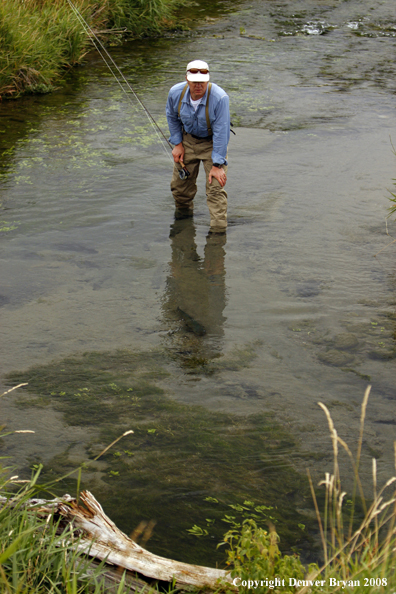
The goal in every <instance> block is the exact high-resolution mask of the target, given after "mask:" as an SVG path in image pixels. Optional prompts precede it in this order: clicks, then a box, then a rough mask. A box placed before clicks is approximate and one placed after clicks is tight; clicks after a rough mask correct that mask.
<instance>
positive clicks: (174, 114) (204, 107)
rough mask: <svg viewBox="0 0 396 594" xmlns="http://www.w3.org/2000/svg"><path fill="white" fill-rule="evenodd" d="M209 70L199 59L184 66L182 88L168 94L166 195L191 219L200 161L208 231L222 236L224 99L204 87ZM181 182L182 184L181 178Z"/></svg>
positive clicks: (227, 117) (226, 107) (224, 213)
mask: <svg viewBox="0 0 396 594" xmlns="http://www.w3.org/2000/svg"><path fill="white" fill-rule="evenodd" d="M209 77H210V75H209V66H208V65H207V63H206V62H203V61H202V60H194V61H193V62H190V63H189V64H188V65H187V71H186V81H187V82H186V83H185V82H181V83H178V84H177V85H174V86H173V87H172V88H171V90H170V91H169V95H168V101H167V104H166V117H167V119H168V126H169V130H170V133H171V136H170V139H169V140H170V142H171V143H172V144H174V145H175V146H174V148H173V150H172V155H173V160H174V162H175V165H174V168H173V177H172V181H171V191H172V194H173V197H174V199H175V204H176V209H177V210H178V211H179V213H180V214H182V215H183V214H185V215H186V216H188V215H192V214H193V200H194V196H195V194H196V193H197V184H196V180H197V176H198V170H199V165H200V162H201V161H202V163H203V166H204V169H205V173H206V198H207V203H208V207H209V212H210V232H213V233H224V232H225V230H226V227H227V193H226V191H225V189H224V186H225V184H226V181H227V164H228V163H227V146H228V142H229V140H230V109H229V99H228V95H227V93H226V92H225V91H223V89H222V88H221V87H219V86H218V85H216V84H214V83H209ZM183 178H184V179H183Z"/></svg>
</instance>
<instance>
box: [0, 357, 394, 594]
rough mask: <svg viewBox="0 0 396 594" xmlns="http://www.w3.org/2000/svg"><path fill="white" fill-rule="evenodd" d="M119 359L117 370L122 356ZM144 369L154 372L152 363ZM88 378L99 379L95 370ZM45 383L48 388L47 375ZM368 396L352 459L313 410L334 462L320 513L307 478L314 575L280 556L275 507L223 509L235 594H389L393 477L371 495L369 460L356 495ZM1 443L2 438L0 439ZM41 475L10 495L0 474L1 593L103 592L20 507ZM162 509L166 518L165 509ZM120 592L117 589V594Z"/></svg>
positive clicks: (63, 539)
mask: <svg viewBox="0 0 396 594" xmlns="http://www.w3.org/2000/svg"><path fill="white" fill-rule="evenodd" d="M124 357H125V354H124ZM123 360H124V364H125V358H124V359H123ZM141 361H142V360H141ZM103 363H104V361H103V359H102V364H101V366H100V367H101V369H102V372H103V374H106V373H107V371H105V368H106V367H107V366H106V365H105V364H103ZM135 363H136V361H135ZM63 365H65V362H63ZM149 366H150V364H149ZM151 366H152V369H151V370H152V371H153V362H152V361H151ZM96 371H97V372H98V371H99V369H97V370H96ZM146 372H147V369H146ZM85 374H86V372H85ZM32 379H33V378H32ZM80 379H81V377H80ZM102 379H103V377H102ZM107 379H108V378H107ZM99 381H100V380H99ZM46 382H47V386H48V375H47V378H46ZM107 385H108V389H109V392H108V393H110V391H112V392H114V393H115V394H118V395H120V394H121V391H120V386H119V384H115V383H113V382H111V383H108V384H107ZM48 387H49V386H48ZM82 391H83V390H81V392H82ZM369 393H370V388H368V389H367V390H366V393H365V397H364V400H363V404H362V409H361V427H360V434H359V439H358V446H357V453H356V456H353V454H352V452H351V450H350V448H349V446H348V445H347V444H346V443H345V442H344V441H343V440H342V439H341V438H340V437H339V436H338V434H337V431H336V429H335V427H334V424H333V421H332V418H331V416H330V413H329V411H328V409H327V408H326V407H325V406H324V405H323V404H321V403H319V405H320V406H321V408H322V409H323V411H324V412H325V414H326V417H327V420H328V424H329V428H330V435H331V438H332V443H333V457H334V466H333V472H332V473H326V475H325V479H324V481H322V483H320V485H322V486H324V488H325V496H324V503H323V512H322V514H321V513H320V511H319V504H318V501H317V494H316V491H315V489H314V487H313V483H312V480H311V478H310V476H309V483H310V485H311V492H312V497H313V502H314V508H315V510H316V515H317V521H318V525H319V532H320V537H321V540H322V545H323V561H324V562H323V564H322V567H320V568H319V567H318V566H317V565H316V564H310V565H309V566H308V567H306V566H305V565H304V564H303V563H302V561H301V558H300V557H299V555H298V554H292V555H290V554H282V553H281V551H280V549H279V536H278V534H277V532H276V530H275V526H274V524H273V521H275V522H276V521H277V520H276V517H274V516H273V515H272V514H273V513H275V510H274V508H272V507H271V506H263V505H256V504H254V502H252V501H249V500H245V501H244V502H243V504H233V505H228V508H231V509H232V510H233V511H232V512H231V513H233V514H236V515H232V516H230V515H228V516H226V521H227V522H228V524H229V525H230V527H231V529H230V530H229V531H228V532H227V533H226V534H225V535H224V536H223V539H222V541H221V543H220V544H219V547H222V546H224V547H225V549H226V555H227V561H226V565H227V566H228V567H229V569H230V571H231V575H232V577H233V579H235V580H236V581H235V585H236V586H237V587H238V592H240V593H241V594H248V592H251V591H252V588H255V585H256V584H257V585H256V588H255V590H256V591H258V592H260V593H262V594H268V593H270V592H273V593H274V594H292V593H293V594H294V593H295V592H298V594H305V593H306V594H308V593H312V594H316V593H319V592H321V593H324V594H330V593H334V592H337V591H342V592H346V593H348V594H360V593H362V592H364V593H365V594H378V593H383V594H386V593H388V592H391V591H394V590H395V587H396V572H395V569H396V546H395V545H396V493H395V483H396V477H392V478H391V479H389V480H388V481H387V482H386V483H385V485H384V486H383V487H382V488H378V485H377V470H376V461H375V460H373V496H372V498H371V502H367V501H366V499H365V497H364V493H363V488H362V484H361V481H360V477H359V466H360V459H361V452H362V445H363V433H364V420H365V415H366V407H367V402H368V398H369ZM66 394H67V391H65V392H62V394H61V396H66ZM157 396H158V393H157ZM124 402H125V401H124ZM157 404H158V405H159V406H160V408H161V402H160V400H158V401H157ZM146 412H147V411H146ZM169 412H170V409H169ZM145 432H146V435H147V434H149V435H153V436H154V435H157V433H161V432H162V430H161V429H160V428H158V430H157V429H156V430H155V432H153V428H152V427H149V428H147V426H146V431H145ZM124 435H126V433H125V434H124ZM4 436H5V435H4V434H3V435H1V436H0V437H4ZM134 437H135V436H134ZM117 441H118V439H116V440H114V442H113V443H112V444H111V445H110V446H108V447H106V448H105V450H103V451H102V453H101V454H100V456H102V455H107V456H111V458H112V459H113V460H114V459H116V460H118V459H120V458H122V457H123V455H122V454H123V453H124V454H125V455H126V456H127V457H128V458H131V457H133V452H132V451H131V450H126V449H125V450H123V453H122V452H121V451H119V450H118V451H115V452H113V453H111V454H110V452H109V451H108V450H109V448H110V447H111V446H113V445H115V443H117ZM146 443H147V442H146ZM141 445H143V444H141ZM339 448H342V449H343V450H345V452H346V453H347V454H348V456H349V458H350V460H351V463H352V468H353V477H354V486H353V489H352V494H351V495H350V496H349V497H347V493H346V492H345V491H343V490H342V485H341V477H340V468H339V463H338V461H339ZM97 457H98V456H96V458H97ZM157 468H159V466H157ZM40 471H41V466H39V467H38V468H37V469H36V470H35V471H34V474H33V477H32V479H31V480H30V481H26V483H27V484H26V485H25V486H24V487H22V489H21V490H20V491H18V492H17V494H15V493H12V489H10V486H11V485H12V484H13V483H14V484H15V483H16V482H18V481H17V480H16V479H17V477H13V478H11V479H8V480H6V479H5V478H4V476H5V473H4V471H3V473H2V475H1V476H2V477H3V478H2V482H0V494H1V495H3V496H4V495H5V497H6V501H7V503H5V504H4V503H3V506H2V508H1V509H0V543H1V544H0V587H1V591H2V592H7V593H8V592H9V593H10V594H11V593H12V594H14V593H15V594H16V593H17V592H29V593H36V592H37V593H46V592H48V593H49V592H51V593H54V594H55V593H58V592H62V593H66V594H69V593H70V594H75V593H77V592H81V593H82V592H88V591H90V592H97V593H98V594H99V593H101V592H103V591H104V590H103V589H101V588H102V585H101V583H100V568H99V570H98V572H97V574H96V576H94V578H92V577H91V578H90V579H91V580H92V579H94V581H96V583H95V584H94V585H93V586H91V590H88V582H87V581H86V577H84V575H86V564H85V561H84V560H83V558H82V557H80V556H79V555H78V554H77V553H75V552H74V551H73V550H72V548H71V546H70V543H71V542H72V540H73V535H72V534H71V532H70V531H69V532H67V533H66V532H64V531H63V532H61V534H60V535H59V534H58V532H59V528H60V527H59V525H58V524H57V523H56V522H55V523H54V522H49V521H48V518H47V519H44V520H43V519H41V518H40V517H39V516H38V515H36V514H35V513H34V511H33V512H32V510H31V509H30V511H28V510H27V507H26V502H27V500H28V499H29V498H31V497H33V496H35V495H36V494H37V493H38V492H39V491H40V490H43V489H44V487H39V486H38V485H37V479H38V476H39V473H40ZM80 472H81V471H80ZM117 472H118V471H113V474H114V475H116V474H117ZM80 476H81V475H80ZM80 476H79V478H78V481H77V491H79V487H80ZM57 481H59V479H55V480H54V481H53V482H52V485H51V487H53V486H54V485H55V482H57ZM48 488H49V487H48V485H46V486H45V489H46V490H48ZM9 491H10V492H9ZM10 495H11V496H12V497H10ZM205 501H207V502H208V503H211V504H215V505H219V503H220V502H219V499H217V498H214V497H207V498H206V499H205ZM11 502H12V503H11ZM129 504H130V501H129ZM358 506H361V507H362V509H363V515H362V516H361V517H360V514H358ZM167 512H168V513H169V509H168V510H167ZM269 514H271V515H269ZM237 516H239V517H237ZM249 516H250V517H249ZM171 517H173V514H171ZM239 518H240V521H239ZM223 520H224V519H223ZM289 521H290V520H289ZM206 522H207V528H208V529H209V530H211V526H212V524H213V523H214V522H215V520H214V519H212V518H211V519H207V520H206ZM263 523H265V524H267V526H268V529H266V528H265V527H263V526H262V525H260V524H263ZM299 528H300V529H301V530H302V531H304V530H305V526H304V525H301V524H300V525H299ZM173 529H174V526H173ZM189 532H190V533H191V535H193V537H194V538H196V537H199V539H201V538H204V537H205V536H206V535H207V533H208V530H207V529H200V528H199V527H198V526H196V525H195V526H194V527H193V528H191V529H190V530H189ZM179 538H180V534H179ZM68 543H69V544H68ZM74 544H75V541H74ZM150 548H151V547H150ZM66 553H67V555H66ZM186 561H188V560H186ZM190 561H191V560H190ZM122 591H123V589H122V587H121V589H120V590H119V592H120V594H121V592H122ZM220 591H221V592H222V593H223V594H224V593H225V592H227V593H228V594H231V593H232V592H235V590H233V589H230V588H228V589H227V587H225V588H224V586H223V588H220V590H219V592H220Z"/></svg>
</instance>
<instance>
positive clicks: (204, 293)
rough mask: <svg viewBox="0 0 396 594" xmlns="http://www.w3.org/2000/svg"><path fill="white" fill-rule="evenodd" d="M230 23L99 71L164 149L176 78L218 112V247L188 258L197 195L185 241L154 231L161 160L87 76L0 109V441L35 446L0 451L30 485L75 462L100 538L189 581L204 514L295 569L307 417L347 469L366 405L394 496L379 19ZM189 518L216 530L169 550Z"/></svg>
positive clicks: (166, 223)
mask: <svg viewBox="0 0 396 594" xmlns="http://www.w3.org/2000/svg"><path fill="white" fill-rule="evenodd" d="M202 7H203V8H205V6H204V5H203V4H201V8H202ZM231 8H232V7H231V6H230V4H227V3H220V4H217V5H216V7H215V8H213V13H211V12H210V10H211V9H208V8H207V9H206V10H207V11H208V12H207V16H208V18H209V20H208V21H207V22H206V24H205V25H202V26H200V27H198V28H196V29H194V30H192V31H191V32H190V33H184V34H178V35H176V36H175V37H170V38H164V39H158V40H154V41H144V40H140V41H136V42H133V43H130V44H128V45H127V46H126V47H123V48H113V49H112V54H113V56H114V57H115V59H116V60H117V63H118V64H119V65H120V66H121V67H122V69H123V71H124V73H125V74H126V75H127V76H128V79H129V80H130V81H131V83H132V85H133V86H134V88H135V89H136V91H137V92H138V93H139V96H140V97H141V99H142V100H143V101H144V103H145V104H146V105H147V107H148V108H149V109H150V111H151V112H152V113H153V115H154V116H155V117H156V119H157V120H158V122H159V123H160V125H161V126H162V128H163V129H166V121H165V117H164V105H165V102H166V96H167V92H168V89H169V87H170V85H171V84H174V83H175V82H178V81H179V80H180V79H181V72H182V70H183V67H184V64H185V63H186V62H187V61H188V60H190V59H191V58H194V57H202V56H203V57H204V58H205V59H207V60H208V62H209V63H210V64H211V65H212V73H213V74H212V80H214V81H216V82H217V83H218V84H220V85H222V86H223V87H224V88H225V89H226V90H227V91H228V92H229V95H230V99H231V109H232V119H233V123H234V125H235V130H236V136H233V137H232V138H231V141H230V146H229V160H230V168H229V181H228V184H227V187H228V193H229V222H230V225H229V229H228V232H227V236H226V238H211V237H208V236H207V232H208V225H209V216H208V211H207V208H206V204H205V197H204V185H203V180H202V179H201V186H200V190H199V194H198V196H197V199H196V208H195V216H194V220H185V221H175V220H174V214H173V204H172V197H171V195H170V192H169V180H170V173H171V164H170V160H169V158H168V156H167V155H166V154H165V152H164V151H163V149H162V147H161V145H160V143H159V142H158V139H157V138H156V136H155V134H154V133H153V131H152V129H151V128H150V125H149V123H148V121H147V119H146V118H145V117H144V114H142V111H141V110H140V108H138V107H137V106H134V105H133V104H131V103H130V102H129V101H128V98H127V97H125V95H124V94H123V92H122V91H121V89H120V88H119V87H118V86H117V84H116V82H115V81H114V79H113V78H112V77H111V75H110V74H109V73H108V72H107V70H106V67H105V66H104V65H103V64H102V63H101V61H100V59H99V58H98V57H97V56H96V55H95V54H93V55H91V56H90V57H89V66H88V67H86V68H81V69H78V70H77V71H76V72H74V73H73V74H72V75H71V76H70V78H69V79H68V82H67V84H66V85H65V86H64V87H62V88H60V89H59V91H57V92H56V93H54V94H53V95H50V96H44V97H34V98H26V99H22V100H19V101H18V102H9V103H5V104H4V103H3V105H1V106H0V125H1V127H2V130H1V132H3V134H1V136H0V143H1V147H2V148H3V149H4V150H3V157H2V169H1V176H2V177H1V181H2V186H3V187H2V190H1V195H0V200H1V205H2V206H1V208H2V211H1V213H0V221H1V222H0V232H1V233H0V238H1V244H2V263H1V270H2V272H1V289H0V292H1V295H0V306H1V307H0V313H1V328H2V338H3V340H2V344H1V361H2V377H3V385H4V386H5V387H7V386H8V385H9V380H7V379H6V378H7V375H8V374H9V373H10V372H11V371H15V370H16V371H17V373H16V374H14V375H13V381H23V380H28V381H29V383H30V391H29V392H26V391H24V393H23V394H22V395H21V392H22V391H21V392H20V393H19V395H18V394H17V393H15V392H14V393H13V394H12V395H10V396H9V397H6V398H5V399H3V402H2V407H3V408H2V422H3V421H4V422H6V423H7V425H8V426H9V427H10V428H15V429H34V430H36V434H35V435H34V436H32V435H29V436H28V435H26V436H18V437H17V438H16V437H11V438H7V441H6V442H5V441H4V443H3V449H4V450H5V452H6V453H7V454H9V455H12V456H13V457H14V458H15V462H16V464H17V466H18V467H20V468H21V469H22V472H28V469H29V467H31V466H32V464H35V463H37V462H39V461H43V462H44V463H46V465H47V466H46V472H47V475H46V476H51V472H53V473H58V472H61V471H62V469H64V468H69V467H72V466H73V464H79V463H81V461H82V460H86V459H88V458H89V459H90V462H89V469H88V470H87V471H86V476H85V484H86V485H87V486H88V487H90V488H92V490H93V491H94V493H95V495H97V497H98V498H99V500H100V501H101V503H102V504H103V505H104V507H105V510H106V511H108V512H109V515H110V516H111V517H112V518H113V519H114V520H115V521H116V522H117V523H118V525H119V526H120V527H121V528H123V529H125V530H126V531H128V532H130V531H131V530H132V529H133V527H134V526H136V525H137V524H138V523H139V521H140V520H141V519H142V518H143V519H146V520H149V519H151V518H153V517H155V518H156V519H157V520H158V524H157V527H156V529H155V530H156V531H155V536H154V537H153V539H152V541H151V542H152V546H151V548H152V549H153V550H154V549H155V550H158V551H159V552H162V553H164V554H168V555H173V556H178V557H180V558H186V557H188V558H191V559H192V560H194V559H196V560H197V561H198V562H208V563H209V562H210V560H211V559H213V558H214V555H215V553H214V550H213V549H214V546H213V544H212V543H213V542H216V539H217V540H218V537H219V534H221V532H222V530H221V529H222V528H224V527H225V528H226V527H227V526H226V524H221V522H220V516H221V513H220V512H219V511H216V509H215V510H213V509H212V508H210V505H209V503H208V502H205V498H206V497H217V498H219V499H221V500H222V502H223V503H222V504H223V505H224V506H225V508H224V509H225V511H224V510H223V511H222V513H227V511H226V510H227V507H226V506H227V505H228V504H230V503H231V504H233V503H240V502H243V499H244V498H248V499H253V500H254V501H255V503H259V504H262V505H268V506H271V507H273V508H274V511H272V512H271V513H273V514H275V516H276V518H277V522H278V529H279V531H280V532H281V534H282V535H283V538H284V542H285V543H286V544H285V545H284V546H285V547H286V548H290V547H291V546H293V545H295V546H297V547H299V548H300V549H303V550H304V554H305V555H306V556H307V557H309V556H310V555H311V557H314V556H315V555H316V554H317V553H316V552H315V551H314V545H313V544H312V538H311V537H310V534H314V527H313V525H312V522H311V523H310V518H311V514H312V504H311V503H310V496H309V494H308V493H307V492H305V490H304V489H305V487H304V486H303V485H304V484H306V481H305V479H304V473H305V468H306V467H307V466H309V467H310V468H311V472H312V473H313V475H314V477H315V478H320V477H321V476H322V473H323V472H324V471H326V470H327V471H331V468H332V465H331V443H330V439H329V437H328V431H327V424H326V420H325V418H324V415H323V412H322V411H321V409H320V408H319V407H318V406H317V402H318V401H322V402H324V403H326V405H327V406H328V407H329V409H330V411H331V414H332V416H333V418H334V421H335V424H336V427H337V429H338V430H339V433H340V435H341V436H342V437H343V438H344V439H346V441H347V442H348V443H349V444H350V445H351V446H356V440H357V436H358V426H359V418H360V408H359V407H360V403H361V400H362V398H363V394H364V390H365V388H366V387H367V385H368V384H370V385H372V393H371V396H370V400H369V406H368V411H367V421H366V433H365V442H364V464H363V466H362V473H363V477H364V480H365V483H366V486H369V484H370V464H371V462H370V460H371V457H372V456H375V457H376V458H377V459H378V470H379V480H380V481H381V480H383V479H385V478H388V477H389V476H390V474H391V473H392V468H393V461H392V448H393V446H392V443H393V440H394V426H395V423H396V417H395V403H394V400H395V395H396V393H395V387H394V369H395V357H396V350H395V297H394V289H395V276H394V265H393V261H394V250H395V247H394V246H392V245H391V246H390V247H388V248H387V249H386V250H384V251H382V252H381V253H380V254H378V255H377V256H376V257H374V256H375V255H376V254H377V253H378V252H379V251H380V250H381V249H382V248H384V247H385V246H386V244H387V243H389V242H390V241H391V240H392V235H393V234H394V223H393V221H392V219H390V220H388V231H389V233H390V234H391V237H387V235H386V231H387V228H386V215H387V208H388V206H389V201H388V199H387V196H388V195H389V194H388V189H391V188H392V178H393V177H394V167H395V157H394V155H393V153H392V146H391V142H390V139H389V136H392V135H393V130H394V109H395V102H396V99H395V80H396V79H395V69H396V67H395V61H394V59H393V58H394V53H395V44H396V41H395V35H396V19H395V17H394V10H393V6H392V4H391V2H390V1H389V0H388V1H385V2H382V3H380V4H378V5H376V6H375V7H374V8H372V7H371V6H370V5H369V3H367V2H364V1H349V2H341V3H340V2H326V3H312V2H276V3H273V2H271V3H266V2H249V3H240V4H239V6H238V10H230V9H231ZM201 177H202V176H201ZM178 308H179V310H178ZM180 309H181V310H183V311H184V312H186V313H188V314H189V315H190V316H192V317H193V318H194V319H195V320H196V321H197V322H199V323H200V324H201V325H202V326H203V327H204V328H205V330H206V334H205V335H203V336H202V335H199V333H198V334H195V333H194V332H191V329H190V328H188V325H187V324H186V318H185V317H183V315H182V314H181V313H180ZM95 352H99V353H102V354H101V355H95V354H93V353H95ZM130 352H134V353H135V355H131V354H130ZM82 353H87V354H86V355H85V356H82ZM128 353H129V354H128ZM70 356H72V359H67V357H70ZM135 356H136V357H137V358H138V359H137V360H138V362H139V365H138V366H137V367H136V366H135V364H133V365H132V363H131V361H132V360H134V359H133V357H135ZM54 361H55V363H54ZM144 362H145V363H144ZM145 365H146V366H147V367H145ZM35 366H36V368H34V367H35ZM32 367H33V369H32V370H29V371H28V369H29V368H32ZM103 374H104V375H103ZM106 374H107V375H106ZM114 386H115V387H114ZM128 390H130V391H129V392H128ZM135 397H136V399H135V400H134V398H135ZM156 398H157V401H156V400H155V399H156ZM155 402H157V405H156V404H155ZM124 403H125V409H124V408H123V407H124ZM198 405H201V406H202V408H199V407H198ZM134 407H135V408H134ZM138 409H139V411H138V412H136V413H135V411H136V410H138ZM101 411H102V412H101ZM122 411H124V413H123V412H122ZM263 415H264V416H263ZM255 420H256V422H257V423H258V425H257V426H255V427H253V424H254V423H255ZM231 427H238V439H236V438H235V439H234V438H233V436H232V435H233V434H232V432H231V434H229V431H230V428H231ZM129 428H132V429H135V433H136V436H134V437H128V438H125V444H124V445H123V446H122V447H121V446H120V448H119V449H118V450H117V449H116V451H115V453H116V454H117V455H115V456H114V455H113V454H109V455H108V456H107V457H106V458H105V459H104V460H103V462H98V463H96V465H95V464H93V463H92V458H93V457H94V454H96V453H98V452H99V451H100V447H101V446H103V447H104V446H105V445H106V444H107V443H109V442H110V441H111V440H112V439H114V438H115V437H117V436H118V435H120V434H121V433H122V432H123V431H125V430H126V429H129ZM203 428H205V431H204V433H202V431H203ZM244 428H245V429H244ZM269 428H271V430H270V429H269ZM153 430H154V431H153ZM203 435H204V437H203ZM230 435H231V437H230ZM223 436H226V437H224V439H223ZM157 438H158V439H159V440H160V441H159V442H156V441H155V439H157ZM134 439H135V441H134ZM186 440H187V441H188V440H190V441H189V442H188V444H187V445H186ZM195 445H196V446H197V447H196V450H195ZM116 447H118V446H116ZM126 451H127V452H129V453H126ZM132 453H133V455H132ZM112 473H113V474H112ZM116 473H118V474H116ZM142 473H143V478H142ZM304 481H305V482H304ZM347 481H348V479H347ZM293 484H294V485H295V487H294V488H293V486H292V485H293ZM347 484H348V482H347ZM68 486H70V488H73V485H68ZM280 502H281V503H280ZM278 504H279V507H278V509H275V508H276V506H277V505H278ZM209 508H210V509H209ZM285 510H286V511H285ZM210 514H213V515H214V516H216V518H217V524H216V529H214V528H212V527H211V526H208V532H209V534H208V536H207V537H203V538H201V540H197V539H196V537H192V536H190V535H188V533H187V532H186V530H187V528H188V527H191V526H192V525H193V524H199V525H203V526H205V522H206V518H207V517H209V518H211V517H212V516H211V515H210ZM216 514H217V515H216ZM299 514H302V515H301V518H303V519H301V518H300V516H299ZM286 517H287V520H286V521H285V518H286ZM296 518H297V519H296ZM304 518H305V519H304ZM298 523H300V524H301V523H303V524H304V523H305V524H306V525H307V527H308V528H307V529H306V530H305V532H304V530H302V529H301V528H297V524H298ZM209 524H210V523H209ZM216 530H217V531H216ZM180 535H182V537H181V538H180ZM211 537H215V538H212V539H211Z"/></svg>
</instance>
